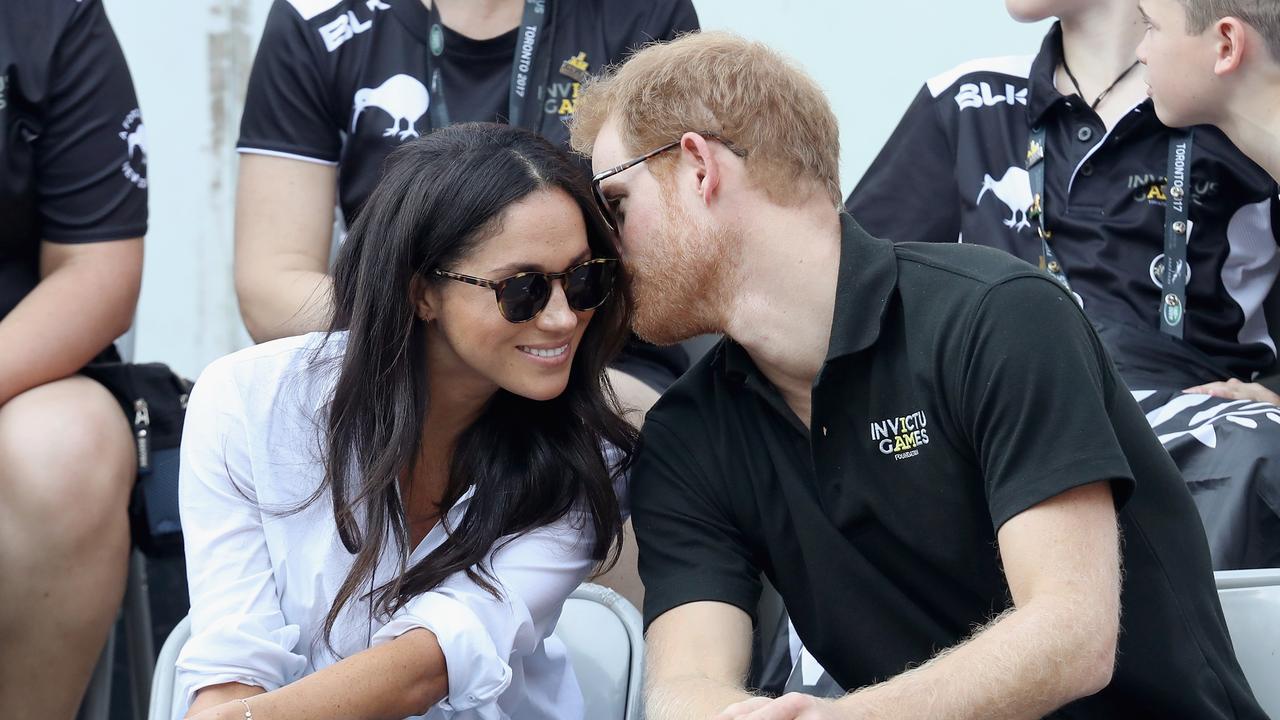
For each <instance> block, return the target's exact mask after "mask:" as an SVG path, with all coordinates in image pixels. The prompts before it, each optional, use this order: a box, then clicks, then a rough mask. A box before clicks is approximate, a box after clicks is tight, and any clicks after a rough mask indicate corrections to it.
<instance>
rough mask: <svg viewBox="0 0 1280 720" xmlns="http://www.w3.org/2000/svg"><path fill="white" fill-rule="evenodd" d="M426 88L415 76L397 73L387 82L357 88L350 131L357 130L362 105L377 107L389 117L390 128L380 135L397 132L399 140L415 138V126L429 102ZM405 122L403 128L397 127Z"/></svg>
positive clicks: (416, 134)
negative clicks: (371, 86)
mask: <svg viewBox="0 0 1280 720" xmlns="http://www.w3.org/2000/svg"><path fill="white" fill-rule="evenodd" d="M430 102H431V101H430V98H429V97H428V95H427V88H426V86H425V85H423V84H422V83H421V82H419V81H418V79H417V78H415V77H412V76H409V75H405V74H403V73H402V74H399V75H392V76H391V77H389V78H387V80H386V82H384V83H382V84H381V85H379V86H378V87H376V88H360V89H359V90H357V91H356V95H355V99H354V101H353V102H352V106H353V112H352V115H351V132H352V133H354V132H355V131H356V123H357V122H358V121H359V120H360V113H362V112H364V109H365V108H368V107H376V108H380V109H381V110H382V111H383V112H385V113H386V114H388V115H390V116H391V120H392V123H391V127H389V128H387V129H386V130H384V131H383V132H382V136H383V137H387V136H389V135H399V137H400V139H401V140H407V139H409V138H411V137H418V131H417V129H415V128H414V125H415V124H416V123H417V122H418V121H419V120H421V119H422V116H423V115H426V114H427V106H428V105H429V104H430ZM401 122H404V124H405V129H404V130H401V129H400V123H401Z"/></svg>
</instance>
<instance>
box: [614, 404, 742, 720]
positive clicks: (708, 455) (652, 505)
mask: <svg viewBox="0 0 1280 720" xmlns="http://www.w3.org/2000/svg"><path fill="white" fill-rule="evenodd" d="M668 421H672V422H673V426H678V427H681V428H682V430H683V431H682V432H679V433H677V432H675V431H673V430H671V429H669V428H668V426H667V424H666V423H667V422H668ZM700 430H701V428H700V427H698V426H697V424H696V423H695V422H694V421H693V420H692V418H690V417H689V416H684V417H674V418H673V414H671V413H666V414H662V416H661V417H651V418H650V419H649V421H648V422H647V423H646V424H645V427H644V433H643V442H642V448H641V451H640V453H639V454H638V455H637V459H636V464H635V466H634V468H633V469H632V472H631V480H632V482H631V512H632V520H633V523H634V526H635V531H636V540H637V544H638V546H639V549H640V563H639V564H640V577H641V579H643V580H644V585H645V599H644V600H645V602H644V604H645V620H646V622H647V623H648V628H647V635H646V641H647V642H646V647H647V655H646V657H645V685H646V687H645V703H646V707H645V715H646V717H648V718H650V719H651V720H686V719H688V720H692V719H693V718H698V719H699V720H705V719H706V718H710V717H711V716H712V715H713V714H714V713H716V712H717V711H719V710H721V709H722V708H724V707H725V706H726V705H728V704H730V703H734V702H738V701H741V700H745V699H747V698H749V697H750V694H748V693H747V691H746V690H744V689H743V682H744V680H745V679H746V674H747V669H748V667H749V665H750V660H751V633H752V624H753V619H752V616H751V614H750V613H751V612H753V611H754V609H755V608H756V606H757V605H758V603H759V600H760V569H759V567H758V565H757V563H756V562H755V559H754V555H753V553H752V551H751V549H750V548H751V541H750V539H749V538H748V537H747V535H746V533H745V532H744V529H743V528H742V527H741V526H742V524H743V523H742V521H741V520H740V519H739V518H738V517H737V514H736V513H735V508H734V506H733V504H732V498H734V497H741V496H742V494H743V490H742V487H741V486H740V485H738V484H737V482H736V478H732V477H727V476H728V475H730V473H728V472H722V471H721V467H722V466H721V465H720V463H719V462H718V460H717V457H716V454H715V453H714V452H712V451H710V450H708V448H711V447H713V446H712V445H711V444H710V443H709V442H708V441H706V440H705V439H704V438H703V437H702V436H701V435H700ZM693 448H698V449H697V450H694V449H693Z"/></svg>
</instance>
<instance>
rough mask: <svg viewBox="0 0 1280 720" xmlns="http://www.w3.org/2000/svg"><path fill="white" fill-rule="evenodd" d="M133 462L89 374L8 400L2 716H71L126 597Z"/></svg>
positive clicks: (0, 600)
mask: <svg viewBox="0 0 1280 720" xmlns="http://www.w3.org/2000/svg"><path fill="white" fill-rule="evenodd" d="M135 463H136V460H135V458H134V450H133V438H132V436H131V434H130V430H129V425H128V421H127V420H126V419H125V416H124V413H123V412H121V410H120V406H119V405H118V404H117V403H116V402H115V400H114V399H113V398H112V397H111V395H110V394H109V393H108V392H107V391H106V390H105V389H104V388H103V387H102V386H100V385H98V384H97V383H95V382H93V381H91V380H88V379H86V378H83V377H78V376H77V377H72V378H68V379H66V380H60V381H57V382H53V383H49V384H48V385H43V386H41V387H38V388H34V389H32V390H29V391H27V392H25V393H23V394H21V395H19V396H17V397H15V398H14V399H13V400H10V401H9V402H8V403H6V404H5V405H3V406H0V717H3V718H5V719H6V720H26V719H27V718H41V719H42V720H43V719H46V718H51V719H54V720H64V719H70V718H72V717H74V715H75V713H76V709H77V708H78V707H79V705H80V699H81V696H82V695H83V693H84V689H85V686H86V685H87V684H88V682H89V675H90V673H91V672H92V670H93V666H94V663H95V662H96V660H97V658H98V655H99V653H100V652H101V650H102V646H103V643H104V642H105V641H106V637H107V631H108V630H109V629H110V627H111V624H112V622H113V621H114V620H115V617H116V613H117V611H118V610H119V607H120V600H121V597H122V596H123V594H124V583H125V575H126V573H127V567H128V554H129V523H128V516H127V512H126V511H127V508H128V497H129V490H130V488H131V487H132V484H133V478H134V475H135V467H136V466H135Z"/></svg>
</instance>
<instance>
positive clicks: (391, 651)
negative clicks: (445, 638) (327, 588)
mask: <svg viewBox="0 0 1280 720" xmlns="http://www.w3.org/2000/svg"><path fill="white" fill-rule="evenodd" d="M242 687H243V686H242ZM448 692H449V677H448V674H447V672H446V668H445V659H444V653H443V651H441V649H440V644H439V643H438V642H437V641H436V636H435V635H434V634H433V633H431V632H430V631H428V630H425V629H417V630H411V631H409V632H407V633H405V634H404V635H401V636H400V637H398V638H396V639H395V640H392V641H390V642H387V643H384V644H382V645H379V646H377V647H373V648H370V649H368V650H363V651H361V652H359V653H356V654H355V655H352V656H351V657H349V658H346V659H345V660H342V661H341V662H338V663H336V664H334V665H330V666H329V667H326V668H324V669H322V670H318V671H316V672H314V673H312V674H310V675H308V676H306V677H304V678H302V679H300V680H298V681H297V682H294V683H290V684H289V685H286V686H285V687H282V688H280V689H279V690H273V691H272V692H269V693H265V694H263V695H257V696H255V697H252V698H250V699H249V708H250V709H251V710H252V711H253V720H326V719H329V718H335V719H336V718H343V719H344V720H401V719H402V718H405V717H409V716H412V715H421V714H423V713H425V712H426V711H427V710H428V709H430V707H431V706H432V705H434V704H436V703H437V702H439V701H440V700H441V699H442V698H444V697H445V696H446V695H447V694H448ZM244 711H245V708H244V704H243V703H241V702H239V701H238V700H231V701H230V702H227V703H223V704H220V705H218V706H216V707H214V708H212V709H210V710H207V711H205V712H203V713H200V714H199V715H195V716H193V717H195V718H197V719H198V720H236V719H243V718H244Z"/></svg>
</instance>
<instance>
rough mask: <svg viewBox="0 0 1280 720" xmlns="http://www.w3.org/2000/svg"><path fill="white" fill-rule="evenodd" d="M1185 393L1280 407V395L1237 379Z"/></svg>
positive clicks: (1201, 386)
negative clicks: (1250, 401) (1251, 401)
mask: <svg viewBox="0 0 1280 720" xmlns="http://www.w3.org/2000/svg"><path fill="white" fill-rule="evenodd" d="M1182 392H1184V393H1199V394H1202V395H1212V396H1214V397H1220V398H1226V399H1228V400H1253V401H1254V402H1265V403H1271V404H1272V405H1280V395H1277V394H1275V393H1273V392H1271V391H1270V390H1268V389H1267V388H1266V387H1265V386H1263V385H1259V384H1258V383H1247V382H1240V381H1239V380H1237V379H1235V378H1231V379H1230V380H1227V381H1226V382H1211V383H1206V384H1204V385H1197V386H1195V387H1191V388H1187V389H1186V390H1183V391H1182Z"/></svg>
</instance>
